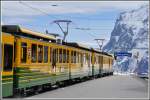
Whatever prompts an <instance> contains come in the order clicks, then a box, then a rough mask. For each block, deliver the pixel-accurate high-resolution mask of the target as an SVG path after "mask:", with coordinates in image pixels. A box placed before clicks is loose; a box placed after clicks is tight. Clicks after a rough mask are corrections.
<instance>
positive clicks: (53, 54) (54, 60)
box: [51, 48, 56, 72]
mask: <svg viewBox="0 0 150 100" xmlns="http://www.w3.org/2000/svg"><path fill="white" fill-rule="evenodd" d="M51 50H52V55H51V59H52V70H53V72H56V49H55V48H52V49H51Z"/></svg>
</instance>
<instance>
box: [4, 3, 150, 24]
mask: <svg viewBox="0 0 150 100" xmlns="http://www.w3.org/2000/svg"><path fill="white" fill-rule="evenodd" d="M22 2H23V3H26V4H28V5H30V6H31V7H33V8H35V9H31V8H30V7H27V6H25V5H23V4H20V3H19V1H2V9H1V10H2V11H1V12H2V16H3V17H12V18H14V19H17V18H18V20H17V21H19V22H21V21H22V22H25V21H27V20H26V18H25V17H34V16H43V15H45V14H44V13H42V12H40V11H38V9H40V10H41V11H43V12H46V13H48V14H49V15H51V16H53V14H79V13H80V14H89V13H91V14H92V13H96V12H98V13H100V12H104V11H110V10H120V11H124V10H128V9H135V8H138V7H139V6H141V5H143V4H148V1H100V2H96V1H95V2H94V1H74V2H73V1H72V2H69V1H62V2H61V1H43V2H42V1H34V2H33V1H22ZM53 4H56V5H58V6H51V5H53ZM22 17H24V18H25V19H23V18H22ZM14 21H15V20H14Z"/></svg>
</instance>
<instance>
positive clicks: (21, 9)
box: [1, 1, 148, 48]
mask: <svg viewBox="0 0 150 100" xmlns="http://www.w3.org/2000/svg"><path fill="white" fill-rule="evenodd" d="M145 4H148V1H99V2H92V1H84V2H81V1H80V2H77V1H76V2H75V1H74V2H68V1H63V2H61V1H57V2H56V1H50V2H48V1H43V2H42V1H38V2H33V1H30V2H29V1H22V3H19V1H3V2H2V9H1V10H2V11H1V12H2V24H17V25H20V26H22V27H24V28H28V29H30V30H33V31H38V32H45V30H46V29H47V30H48V31H49V32H50V33H58V34H60V35H61V36H63V34H62V32H61V31H60V29H59V28H58V26H57V25H56V24H53V23H52V22H53V21H54V20H56V19H68V20H71V21H72V22H73V23H71V24H70V26H69V27H70V29H69V35H68V36H67V41H75V42H79V43H82V44H85V45H90V46H93V47H95V48H97V47H98V45H97V43H96V42H95V41H94V39H95V38H104V39H105V42H104V44H106V43H107V42H108V41H109V38H110V35H111V31H112V30H113V27H114V25H115V21H116V18H117V17H118V16H119V13H120V12H124V11H129V10H131V9H136V8H139V7H140V6H141V5H145ZM27 5H28V6H27ZM52 5H57V6H52ZM29 6H30V7H29ZM42 12H44V13H42ZM63 27H65V26H64V25H63ZM76 27H80V28H90V29H91V30H77V29H75V28H76Z"/></svg>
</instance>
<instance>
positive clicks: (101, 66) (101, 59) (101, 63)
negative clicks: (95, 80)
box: [100, 55, 104, 74]
mask: <svg viewBox="0 0 150 100" xmlns="http://www.w3.org/2000/svg"><path fill="white" fill-rule="evenodd" d="M103 63H104V62H103V56H102V55H101V56H100V74H101V73H102V71H103Z"/></svg>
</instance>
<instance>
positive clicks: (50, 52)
mask: <svg viewBox="0 0 150 100" xmlns="http://www.w3.org/2000/svg"><path fill="white" fill-rule="evenodd" d="M49 60H50V62H51V61H52V48H51V47H50V59H49Z"/></svg>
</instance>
